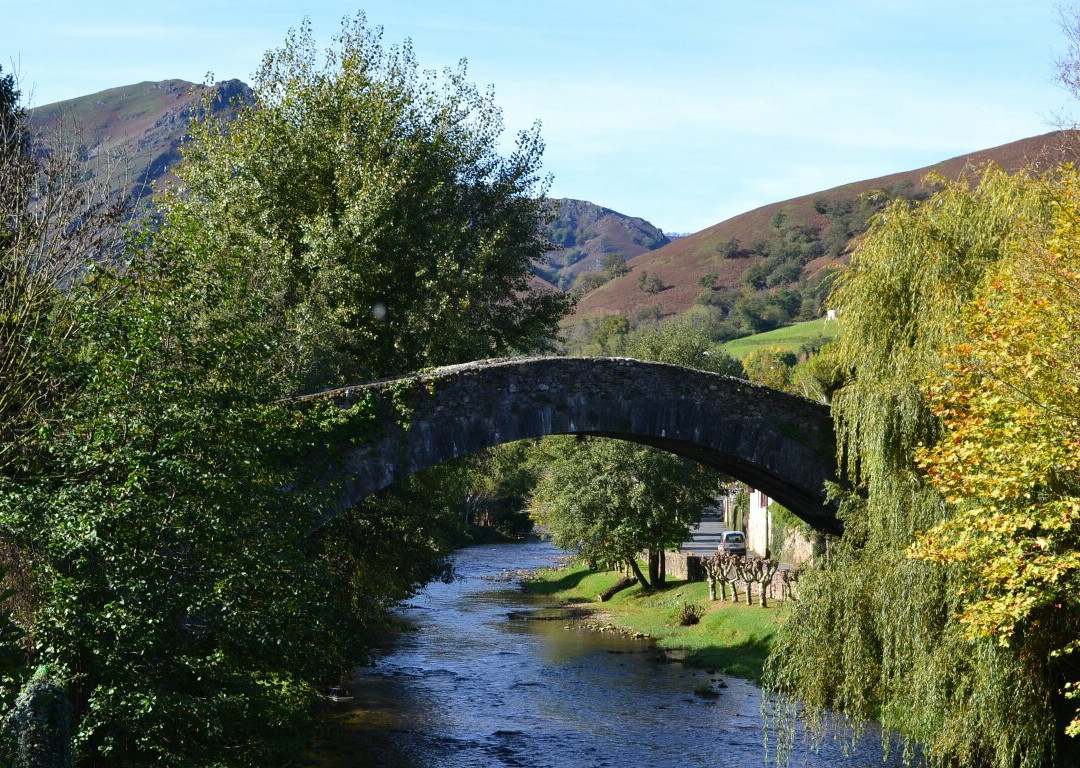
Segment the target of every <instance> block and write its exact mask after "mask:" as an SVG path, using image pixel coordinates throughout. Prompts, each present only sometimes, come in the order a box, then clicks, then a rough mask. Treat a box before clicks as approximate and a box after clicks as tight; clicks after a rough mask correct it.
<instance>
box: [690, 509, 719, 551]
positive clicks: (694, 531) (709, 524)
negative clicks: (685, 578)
mask: <svg viewBox="0 0 1080 768" xmlns="http://www.w3.org/2000/svg"><path fill="white" fill-rule="evenodd" d="M726 530H727V526H726V525H725V524H724V522H723V518H722V517H721V514H720V511H719V510H715V511H709V512H706V513H705V514H703V515H702V516H701V522H700V523H698V524H697V525H695V526H694V527H693V528H691V529H690V541H685V542H683V543H682V544H680V545H679V551H680V552H687V553H692V554H695V555H709V556H711V555H712V554H713V553H714V552H716V546H717V545H718V544H719V543H720V534H721V533H723V532H724V531H726Z"/></svg>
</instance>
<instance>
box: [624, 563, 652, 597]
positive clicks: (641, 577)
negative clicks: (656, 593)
mask: <svg viewBox="0 0 1080 768" xmlns="http://www.w3.org/2000/svg"><path fill="white" fill-rule="evenodd" d="M627 563H628V564H629V565H630V570H632V571H633V572H634V576H635V577H637V580H638V583H639V584H640V585H641V586H642V587H643V588H644V589H652V584H650V583H649V580H648V579H646V578H645V574H644V573H642V572H641V568H639V567H638V564H637V560H635V559H634V558H632V557H631V558H630V559H629V560H627Z"/></svg>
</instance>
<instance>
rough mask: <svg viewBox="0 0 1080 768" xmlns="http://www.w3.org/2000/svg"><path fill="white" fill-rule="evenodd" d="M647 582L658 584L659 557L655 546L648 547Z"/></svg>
mask: <svg viewBox="0 0 1080 768" xmlns="http://www.w3.org/2000/svg"><path fill="white" fill-rule="evenodd" d="M649 583H650V584H652V585H653V586H659V585H660V558H659V557H657V555H656V548H655V547H649Z"/></svg>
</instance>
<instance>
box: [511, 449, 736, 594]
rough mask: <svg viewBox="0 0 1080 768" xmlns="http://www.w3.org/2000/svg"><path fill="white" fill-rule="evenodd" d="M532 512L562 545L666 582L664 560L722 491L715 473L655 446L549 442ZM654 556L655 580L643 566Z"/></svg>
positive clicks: (649, 583) (646, 579) (646, 582)
mask: <svg viewBox="0 0 1080 768" xmlns="http://www.w3.org/2000/svg"><path fill="white" fill-rule="evenodd" d="M541 456H542V459H541V461H542V466H543V471H542V472H541V474H540V480H539V482H538V483H537V486H536V489H535V490H534V492H533V496H532V498H531V500H530V502H529V509H530V512H531V514H532V515H533V516H534V518H535V519H536V521H537V523H539V524H540V526H541V527H542V528H543V529H544V530H545V531H546V532H547V533H548V535H550V536H551V538H552V540H553V541H554V542H555V544H556V545H558V546H560V547H563V548H565V549H569V550H571V551H575V552H577V553H578V554H579V555H580V556H581V557H582V558H583V559H585V560H587V561H591V562H601V563H607V564H609V565H616V564H626V565H629V567H630V568H631V569H632V570H633V571H634V575H635V576H636V577H637V579H638V581H639V582H640V583H641V584H642V586H644V587H646V588H648V587H657V586H661V585H662V584H663V583H664V577H663V575H662V570H661V565H660V557H661V554H662V553H663V551H664V550H665V549H666V548H668V547H671V546H673V545H676V544H678V543H679V542H681V541H684V540H685V537H686V536H687V534H688V532H689V527H690V525H691V523H693V522H694V521H696V520H697V519H698V518H699V517H700V515H701V510H702V508H704V506H705V505H706V504H707V503H708V502H709V501H710V499H711V493H712V492H713V491H715V489H716V479H715V476H714V474H713V473H711V472H709V471H707V470H706V469H705V468H704V467H701V466H699V465H695V464H693V463H691V462H688V461H687V460H685V459H680V458H678V457H677V456H673V455H672V454H669V453H665V452H663V451H659V450H657V449H655V448H648V447H645V446H639V445H635V444H633V443H624V442H620V441H617V440H607V439H603V438H586V439H585V440H584V441H582V442H578V441H577V440H575V439H574V438H567V437H553V438H548V439H547V440H545V441H544V447H543V449H542V453H541ZM643 551H648V552H649V575H648V576H646V575H645V574H644V573H642V571H641V569H640V567H639V566H638V564H637V556H638V553H640V552H643Z"/></svg>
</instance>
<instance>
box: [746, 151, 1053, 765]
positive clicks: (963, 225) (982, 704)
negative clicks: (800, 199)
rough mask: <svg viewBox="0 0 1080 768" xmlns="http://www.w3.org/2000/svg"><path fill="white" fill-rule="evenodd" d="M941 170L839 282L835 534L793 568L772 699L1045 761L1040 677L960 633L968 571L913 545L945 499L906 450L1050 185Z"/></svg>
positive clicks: (948, 756)
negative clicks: (953, 352)
mask: <svg viewBox="0 0 1080 768" xmlns="http://www.w3.org/2000/svg"><path fill="white" fill-rule="evenodd" d="M938 183H939V184H940V185H941V186H940V189H939V191H938V192H937V193H936V194H935V195H934V196H933V197H932V198H930V199H929V200H927V201H926V202H925V203H922V204H912V203H909V202H907V201H902V200H898V201H895V202H893V203H891V204H890V205H888V206H887V207H886V208H885V209H884V210H883V212H882V213H881V214H880V215H879V216H878V217H877V218H876V219H875V220H874V222H873V225H872V227H871V229H870V231H869V232H868V234H867V235H866V237H865V239H864V240H863V241H862V243H861V244H860V246H859V247H858V249H857V251H856V253H855V254H854V256H853V258H852V264H851V268H850V269H849V270H848V272H847V273H846V274H845V275H844V276H843V277H842V278H841V280H840V283H839V286H838V288H837V290H836V293H835V294H834V297H833V304H834V305H835V306H837V307H838V308H840V310H841V317H842V322H843V329H842V330H843V333H842V335H841V339H840V341H839V346H838V349H837V356H838V361H839V364H840V365H841V366H842V368H843V369H844V370H845V371H848V372H849V373H850V378H849V380H848V381H847V383H846V384H845V386H844V387H843V388H842V389H841V390H840V391H839V392H837V393H836V395H835V396H834V399H833V401H832V407H833V414H834V419H835V423H836V428H837V437H838V444H839V455H840V459H841V479H842V481H843V483H844V484H843V486H842V487H836V488H833V489H832V492H833V496H834V498H835V499H836V500H837V501H838V502H839V505H840V508H839V516H840V518H841V519H842V521H843V524H844V529H845V533H844V536H843V538H842V539H840V540H839V541H838V542H837V543H836V544H835V546H833V547H831V550H830V557H829V560H828V562H827V563H825V564H821V565H819V566H818V567H817V568H815V569H813V570H811V571H810V572H809V573H808V574H807V575H806V577H805V579H804V581H803V582H802V583H801V584H800V600H799V601H798V603H797V604H796V607H795V609H794V612H793V615H792V616H791V619H790V620H789V621H788V622H787V624H786V625H785V628H784V631H783V635H782V638H781V640H780V642H779V644H778V646H777V648H776V650H775V652H774V654H773V656H772V658H771V660H770V663H769V669H768V677H767V682H768V686H769V688H770V689H771V690H772V691H773V692H774V693H775V694H776V698H774V701H778V702H779V711H780V712H781V714H783V713H784V712H785V711H786V712H787V714H788V715H791V714H793V708H794V706H795V702H796V701H798V702H801V704H802V706H803V707H804V708H805V709H804V712H805V714H806V716H807V717H808V719H809V722H810V724H811V726H813V728H814V729H817V730H818V732H820V729H821V728H822V727H823V726H824V724H825V723H826V722H827V721H828V720H829V719H830V717H829V713H830V711H835V712H839V713H840V714H841V715H843V716H846V717H847V718H850V719H851V721H852V722H855V723H858V722H864V721H867V720H871V719H877V720H879V721H880V722H881V723H882V724H883V725H884V726H885V727H886V728H888V729H895V730H896V731H899V732H900V733H901V734H903V735H904V736H905V737H908V738H910V739H911V740H913V741H914V742H918V743H920V744H921V745H923V749H924V750H925V753H926V755H927V756H928V757H929V758H930V760H931V762H933V763H936V764H940V765H992V766H1000V768H1005V767H1006V766H1009V767H1010V768H1012V767H1015V766H1018V765H1022V766H1038V765H1045V764H1046V763H1047V761H1048V758H1049V756H1050V755H1051V753H1052V751H1053V748H1054V739H1053V733H1054V729H1053V723H1054V714H1053V712H1052V707H1051V705H1050V700H1051V693H1052V692H1051V691H1050V690H1048V684H1047V680H1046V679H1045V678H1039V677H1038V676H1037V675H1033V671H1037V670H1033V669H1032V667H1031V666H1030V665H1029V664H1028V663H1027V661H1026V660H1025V659H1024V658H1022V657H1021V656H1020V655H1019V654H1017V653H1014V652H1012V651H1011V649H1009V648H1004V647H1002V646H1000V645H998V644H996V643H994V642H990V641H987V640H980V639H977V638H971V637H970V636H969V634H968V633H966V632H964V631H963V628H962V626H961V625H960V622H959V621H958V620H957V615H958V611H959V607H960V606H959V603H958V601H959V598H958V597H957V595H958V593H959V592H960V591H961V590H962V589H963V587H964V575H963V574H962V573H960V572H959V571H958V570H957V569H956V568H950V567H943V566H940V565H937V564H934V563H929V562H926V561H921V560H914V559H912V558H910V557H908V550H909V547H910V545H911V544H912V543H913V542H914V541H915V538H916V535H917V534H918V532H920V531H924V530H927V529H929V528H931V527H932V526H934V525H935V524H938V523H940V522H941V521H942V520H943V519H944V518H945V516H946V514H947V511H948V507H947V505H946V502H945V499H944V498H943V496H942V495H941V493H940V492H939V491H938V490H937V489H936V488H934V487H933V486H932V485H931V484H930V483H929V482H928V481H927V479H926V477H925V475H924V474H923V473H922V471H921V470H920V469H919V467H918V466H917V464H916V460H915V457H916V453H917V450H918V448H919V447H920V446H922V445H926V444H932V443H933V442H934V441H935V440H936V439H937V438H938V437H939V436H940V434H941V424H940V422H939V419H938V417H937V416H935V414H934V413H933V412H932V410H931V408H930V406H929V404H928V402H927V400H926V399H925V397H924V393H923V387H924V386H925V384H926V383H927V382H928V381H929V380H930V379H931V378H932V377H935V376H938V375H940V374H941V373H942V372H943V365H944V363H943V361H942V359H941V357H940V355H939V352H940V350H942V349H943V348H944V347H946V346H950V345H954V344H955V343H957V342H958V341H959V340H961V338H962V334H963V331H962V328H961V327H960V326H959V324H958V319H959V317H960V314H961V309H962V307H963V306H964V305H965V304H966V303H967V302H968V301H969V300H970V299H971V297H972V295H973V292H974V291H975V288H976V286H977V285H978V284H979V281H980V279H981V278H982V276H983V274H984V273H985V271H986V270H987V268H988V267H989V266H990V265H992V264H994V263H996V262H997V261H999V260H1000V259H1002V258H1003V257H1005V256H1006V255H1008V254H1009V253H1010V252H1011V249H1013V248H1014V247H1015V243H1016V242H1017V240H1018V238H1019V237H1020V235H1021V233H1023V234H1024V236H1025V237H1027V236H1031V232H1032V230H1035V231H1036V236H1037V235H1038V233H1039V232H1042V231H1043V229H1044V228H1045V227H1046V223H1047V221H1048V220H1049V210H1050V209H1049V188H1048V186H1047V185H1045V184H1043V183H1041V182H1039V181H1035V180H1032V179H1030V178H1029V177H1027V176H1025V175H1016V176H1008V175H1006V174H1004V173H1003V172H1001V171H999V170H996V169H994V168H987V169H984V170H983V172H982V173H981V178H980V180H979V182H978V183H977V184H974V185H972V184H969V183H967V182H964V181H960V182H951V183H950V182H945V181H944V180H938ZM789 722H790V721H789ZM856 730H858V729H856ZM784 733H786V734H788V735H789V736H790V734H791V731H790V730H785V731H784ZM788 746H790V745H788Z"/></svg>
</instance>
